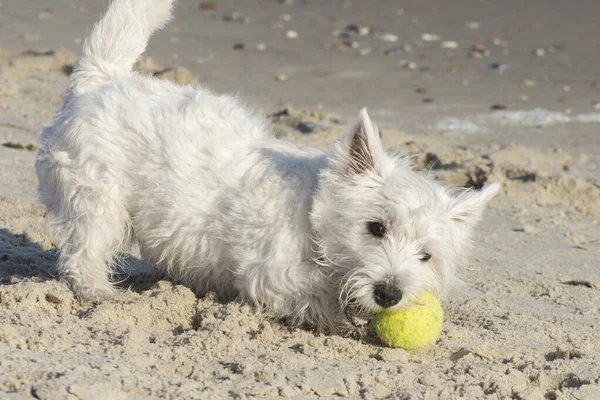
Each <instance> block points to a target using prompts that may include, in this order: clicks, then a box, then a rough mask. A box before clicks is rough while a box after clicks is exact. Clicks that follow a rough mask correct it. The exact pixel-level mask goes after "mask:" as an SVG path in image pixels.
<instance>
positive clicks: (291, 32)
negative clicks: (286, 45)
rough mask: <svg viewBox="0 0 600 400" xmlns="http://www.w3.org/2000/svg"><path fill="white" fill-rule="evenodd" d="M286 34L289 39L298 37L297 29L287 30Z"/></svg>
mask: <svg viewBox="0 0 600 400" xmlns="http://www.w3.org/2000/svg"><path fill="white" fill-rule="evenodd" d="M285 36H286V37H287V38H288V39H297V38H298V32H296V31H295V30H293V29H290V30H289V31H286V32H285Z"/></svg>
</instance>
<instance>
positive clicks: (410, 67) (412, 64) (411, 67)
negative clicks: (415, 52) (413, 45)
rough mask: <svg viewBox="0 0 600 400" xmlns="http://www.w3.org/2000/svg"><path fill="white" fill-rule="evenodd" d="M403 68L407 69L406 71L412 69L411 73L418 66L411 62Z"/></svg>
mask: <svg viewBox="0 0 600 400" xmlns="http://www.w3.org/2000/svg"><path fill="white" fill-rule="evenodd" d="M405 67H406V68H408V69H412V70H413V71H414V70H416V69H418V68H419V66H418V65H417V63H416V62H413V61H409V62H407V63H406V65H405Z"/></svg>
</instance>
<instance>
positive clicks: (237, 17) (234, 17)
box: [223, 11, 250, 24]
mask: <svg viewBox="0 0 600 400" xmlns="http://www.w3.org/2000/svg"><path fill="white" fill-rule="evenodd" d="M223 21H235V22H241V23H242V24H248V23H250V18H249V17H246V16H244V15H243V14H242V13H241V12H238V11H235V12H233V13H231V15H225V16H224V17H223Z"/></svg>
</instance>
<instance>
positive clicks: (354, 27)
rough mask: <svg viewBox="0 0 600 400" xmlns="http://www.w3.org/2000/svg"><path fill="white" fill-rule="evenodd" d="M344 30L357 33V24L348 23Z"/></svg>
mask: <svg viewBox="0 0 600 400" xmlns="http://www.w3.org/2000/svg"><path fill="white" fill-rule="evenodd" d="M346 31H347V32H352V33H358V25H356V24H349V25H347V26H346Z"/></svg>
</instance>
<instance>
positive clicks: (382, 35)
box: [375, 32, 398, 43]
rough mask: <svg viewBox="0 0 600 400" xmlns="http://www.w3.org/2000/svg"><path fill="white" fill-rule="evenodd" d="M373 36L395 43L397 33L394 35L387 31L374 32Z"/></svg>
mask: <svg viewBox="0 0 600 400" xmlns="http://www.w3.org/2000/svg"><path fill="white" fill-rule="evenodd" d="M375 36H376V37H377V38H378V39H379V40H382V41H384V42H388V43H396V42H397V41H398V35H394V34H393V33H389V32H378V33H376V34H375Z"/></svg>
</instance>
